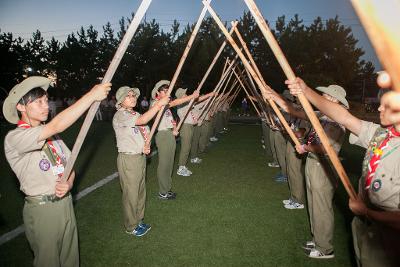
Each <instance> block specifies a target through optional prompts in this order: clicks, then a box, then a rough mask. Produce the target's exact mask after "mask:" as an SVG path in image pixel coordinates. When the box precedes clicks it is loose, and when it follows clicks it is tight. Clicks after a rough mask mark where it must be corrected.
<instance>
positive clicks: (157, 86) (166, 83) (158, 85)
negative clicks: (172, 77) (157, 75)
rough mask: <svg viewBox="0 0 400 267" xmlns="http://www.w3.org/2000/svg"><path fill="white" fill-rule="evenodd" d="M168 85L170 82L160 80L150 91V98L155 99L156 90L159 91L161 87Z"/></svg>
mask: <svg viewBox="0 0 400 267" xmlns="http://www.w3.org/2000/svg"><path fill="white" fill-rule="evenodd" d="M169 84H170V81H168V80H161V81H159V82H158V83H156V85H154V88H153V90H152V91H151V98H153V99H155V98H156V95H157V92H158V89H160V87H161V86H164V85H169Z"/></svg>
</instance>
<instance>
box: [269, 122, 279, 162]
mask: <svg viewBox="0 0 400 267" xmlns="http://www.w3.org/2000/svg"><path fill="white" fill-rule="evenodd" d="M268 131H269V147H270V149H271V154H272V157H273V159H274V162H276V163H278V156H277V155H276V149H275V131H273V130H271V128H268Z"/></svg>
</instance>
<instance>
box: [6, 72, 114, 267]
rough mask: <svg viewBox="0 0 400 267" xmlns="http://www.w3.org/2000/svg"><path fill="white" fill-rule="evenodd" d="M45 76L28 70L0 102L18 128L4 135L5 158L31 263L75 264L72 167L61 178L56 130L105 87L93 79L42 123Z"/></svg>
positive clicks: (64, 152) (63, 153) (63, 157)
mask: <svg viewBox="0 0 400 267" xmlns="http://www.w3.org/2000/svg"><path fill="white" fill-rule="evenodd" d="M49 85H50V80H49V79H47V78H44V77H38V76H33V77H29V78H27V79H25V80H24V81H22V82H21V83H19V84H17V85H15V86H14V87H13V88H12V89H11V91H10V94H9V96H8V97H7V98H6V100H5V101H4V104H3V114H4V117H5V118H6V119H7V121H9V122H10V123H12V124H17V128H16V129H14V130H11V131H10V132H9V133H8V134H7V136H6V137H5V140H4V150H5V155H6V158H7V161H8V163H9V164H10V166H11V168H12V170H13V171H14V173H15V175H16V176H17V178H18V180H19V182H20V189H21V191H22V192H23V193H24V194H25V205H24V209H23V219H24V224H25V233H26V237H27V239H28V241H29V244H30V246H31V249H32V251H33V254H34V261H33V265H34V266H79V251H78V234H77V228H76V221H75V214H74V208H73V205H72V198H71V195H70V194H69V191H70V190H71V188H72V186H73V183H74V178H75V173H74V172H71V175H70V176H69V177H68V180H67V181H66V182H63V181H62V180H61V177H62V175H63V172H64V167H65V164H66V161H67V160H68V157H69V155H70V150H69V149H68V148H67V147H66V146H65V144H64V142H63V141H62V140H61V139H60V138H59V137H58V136H57V135H56V134H57V133H60V132H62V131H64V130H65V129H67V128H68V127H69V126H71V125H72V124H73V123H74V122H75V121H76V120H77V119H78V118H79V117H80V116H81V115H82V114H83V113H84V112H85V111H86V110H87V109H88V108H89V107H90V105H91V104H92V103H93V102H94V101H101V100H102V99H104V98H106V97H107V94H108V92H109V91H110V86H111V84H110V83H107V84H102V85H96V86H95V87H93V89H92V90H90V91H89V92H88V93H87V94H85V95H84V96H83V97H82V98H81V99H79V100H78V101H77V102H76V103H75V104H73V105H71V106H70V107H69V108H67V109H65V110H64V111H62V112H61V113H59V114H58V115H56V116H55V117H54V118H53V119H52V120H51V121H50V122H49V123H47V124H43V123H44V122H45V121H46V120H47V118H48V114H49V105H48V99H47V92H46V91H47V89H48V87H49Z"/></svg>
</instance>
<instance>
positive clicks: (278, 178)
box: [274, 173, 287, 183]
mask: <svg viewBox="0 0 400 267" xmlns="http://www.w3.org/2000/svg"><path fill="white" fill-rule="evenodd" d="M274 180H275V182H278V183H286V182H287V177H286V176H284V175H283V174H282V173H279V174H278V175H276V176H275V177H274Z"/></svg>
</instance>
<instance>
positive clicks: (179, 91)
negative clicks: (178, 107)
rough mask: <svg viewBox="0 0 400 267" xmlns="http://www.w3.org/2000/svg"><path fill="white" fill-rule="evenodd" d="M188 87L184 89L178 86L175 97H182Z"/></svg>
mask: <svg viewBox="0 0 400 267" xmlns="http://www.w3.org/2000/svg"><path fill="white" fill-rule="evenodd" d="M186 91H187V88H186V89H183V88H178V89H177V90H176V92H175V97H176V98H181V97H182V96H183V95H184V94H186Z"/></svg>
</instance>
